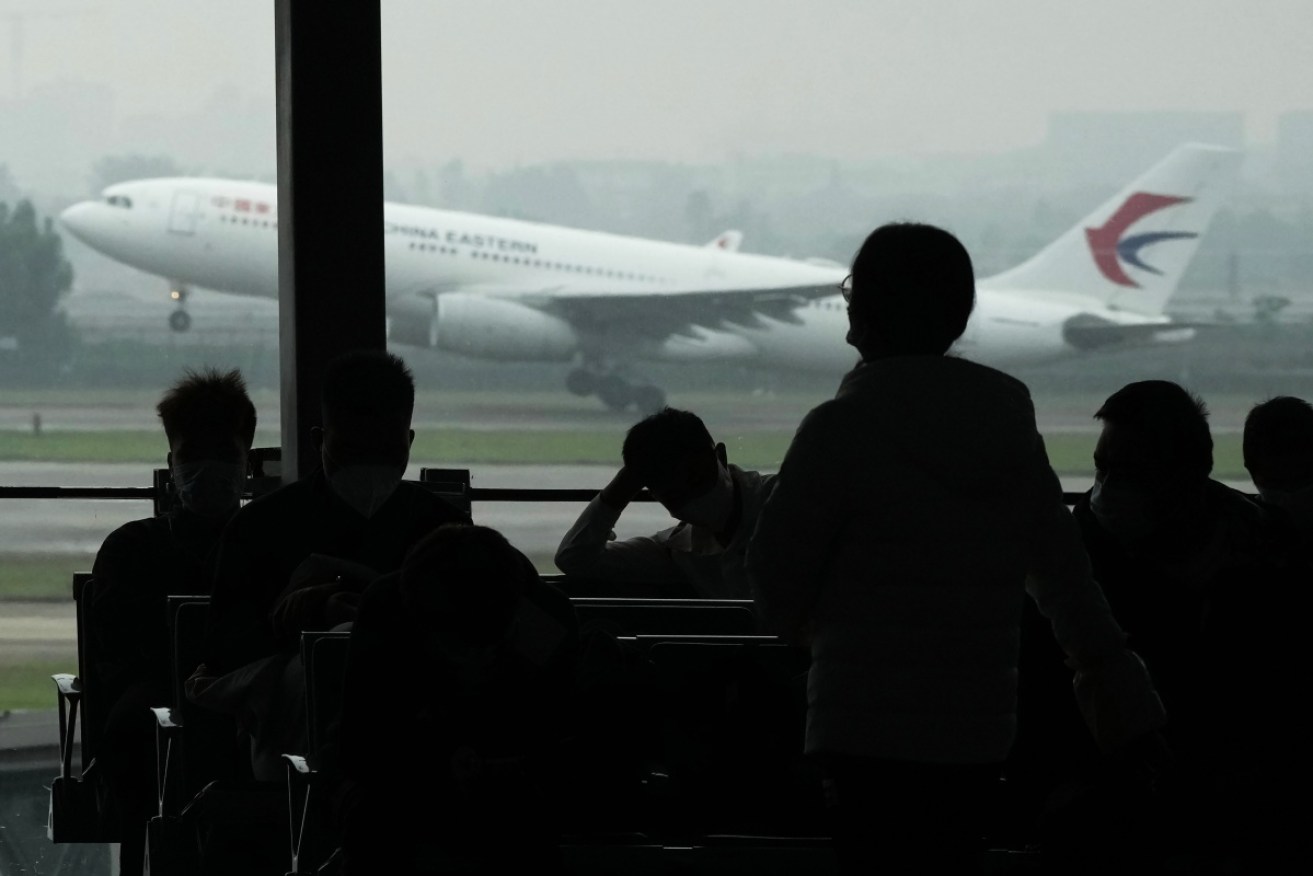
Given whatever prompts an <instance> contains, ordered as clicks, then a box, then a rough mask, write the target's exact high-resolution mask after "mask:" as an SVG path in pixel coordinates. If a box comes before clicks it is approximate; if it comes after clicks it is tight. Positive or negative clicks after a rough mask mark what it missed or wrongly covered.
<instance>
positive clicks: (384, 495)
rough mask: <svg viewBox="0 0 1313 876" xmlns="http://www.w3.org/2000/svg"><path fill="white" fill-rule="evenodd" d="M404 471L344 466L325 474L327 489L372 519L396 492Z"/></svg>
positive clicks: (372, 466) (366, 466) (374, 465)
mask: <svg viewBox="0 0 1313 876" xmlns="http://www.w3.org/2000/svg"><path fill="white" fill-rule="evenodd" d="M402 474H404V471H403V470H402V469H400V468H398V467H397V466H393V465H378V464H373V465H344V466H342V467H341V468H339V469H337V470H336V471H334V472H333V473H332V474H330V475H328V486H329V488H330V489H332V491H333V492H334V493H336V494H337V496H338V498H339V499H341V500H342V501H343V502H346V503H347V504H348V505H350V506H351V507H352V508H353V509H355V510H356V512H357V513H359V514H360V515H361V516H362V517H366V518H369V517H373V516H374V514H375V513H376V512H377V511H378V509H379V508H382V507H383V505H384V503H386V502H387V500H388V499H390V498H392V494H393V493H395V492H396V491H397V485H398V484H400V483H401V476H402Z"/></svg>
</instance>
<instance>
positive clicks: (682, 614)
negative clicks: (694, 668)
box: [570, 597, 757, 636]
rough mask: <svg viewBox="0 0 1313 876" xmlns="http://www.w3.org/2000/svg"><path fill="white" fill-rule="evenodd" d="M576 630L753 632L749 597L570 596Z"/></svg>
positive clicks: (634, 632)
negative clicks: (577, 621) (720, 598)
mask: <svg viewBox="0 0 1313 876" xmlns="http://www.w3.org/2000/svg"><path fill="white" fill-rule="evenodd" d="M570 601H571V603H572V604H573V605H574V610H575V614H576V615H577V616H578V618H579V626H580V631H581V633H583V634H587V633H588V632H589V631H590V630H594V629H597V630H604V631H606V632H609V633H612V634H613V635H616V636H627V635H630V636H631V635H673V634H688V635H727V636H736V635H753V634H755V633H756V632H757V621H756V618H755V616H754V615H753V613H752V603H751V601H750V600H730V599H724V600H712V599H623V598H606V597H574V598H572V599H571V600H570Z"/></svg>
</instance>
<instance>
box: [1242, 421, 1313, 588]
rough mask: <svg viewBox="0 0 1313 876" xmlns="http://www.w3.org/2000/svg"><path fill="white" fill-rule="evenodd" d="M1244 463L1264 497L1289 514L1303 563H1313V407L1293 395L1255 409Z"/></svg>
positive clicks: (1287, 518)
mask: <svg viewBox="0 0 1313 876" xmlns="http://www.w3.org/2000/svg"><path fill="white" fill-rule="evenodd" d="M1244 458H1245V468H1246V469H1248V470H1249V477H1250V478H1251V479H1252V480H1253V482H1254V487H1255V488H1256V489H1257V490H1258V495H1259V497H1260V498H1261V499H1262V501H1263V502H1264V503H1266V504H1267V505H1270V506H1273V507H1275V508H1279V509H1281V511H1282V512H1284V517H1285V522H1286V523H1287V524H1288V525H1289V527H1290V530H1291V532H1292V535H1293V536H1294V539H1295V541H1296V546H1297V550H1298V552H1299V554H1300V560H1301V561H1302V562H1304V563H1305V564H1307V563H1309V562H1310V561H1313V554H1311V553H1310V550H1309V546H1310V542H1311V541H1313V405H1310V404H1309V403H1308V402H1306V401H1304V400H1303V399H1301V398H1294V397H1292V396H1288V395H1287V396H1278V397H1277V398H1272V399H1268V400H1267V401H1265V402H1262V403H1261V404H1257V405H1254V407H1253V409H1252V410H1250V412H1249V415H1248V416H1247V417H1245V435H1244Z"/></svg>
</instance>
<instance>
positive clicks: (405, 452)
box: [193, 351, 468, 778]
mask: <svg viewBox="0 0 1313 876" xmlns="http://www.w3.org/2000/svg"><path fill="white" fill-rule="evenodd" d="M414 403H415V384H414V379H413V378H412V376H411V374H410V371H409V370H408V369H407V368H406V366H405V364H404V363H403V362H402V361H401V360H400V359H398V358H397V357H396V356H393V355H391V354H389V353H384V352H378V351H358V352H353V353H347V354H345V355H343V356H341V357H339V358H337V359H335V360H333V362H331V363H330V364H329V366H328V371H327V373H326V374H325V376H324V385H323V399H322V413H323V426H322V427H315V428H314V429H313V430H312V435H313V437H314V440H315V443H316V444H317V445H318V447H319V450H320V454H321V457H322V466H321V467H320V468H319V469H317V470H316V471H315V472H314V473H312V474H310V475H309V476H307V477H304V478H302V479H301V480H299V481H297V482H296V483H292V484H288V485H286V486H284V487H282V488H280V489H278V490H276V491H274V492H273V493H270V494H269V495H267V496H264V497H262V498H260V499H259V500H257V501H254V502H252V503H251V504H250V505H248V506H247V507H245V508H243V509H242V510H241V512H240V513H238V514H237V515H236V516H235V517H234V518H233V520H232V523H231V524H230V525H229V526H228V529H227V530H226V531H225V533H224V537H223V541H222V543H221V544H220V548H219V558H218V568H217V571H216V575H215V584H214V592H213V598H212V601H211V605H210V613H209V623H208V628H207V632H206V643H205V654H206V658H205V664H204V666H203V667H202V670H201V671H199V672H198V673H197V676H198V679H204V682H203V684H202V686H203V687H205V688H206V690H207V691H208V695H207V696H202V697H195V696H193V699H195V700H196V701H197V702H201V703H202V704H203V705H209V706H211V707H216V708H220V709H223V710H227V711H231V712H233V713H235V714H239V715H242V714H245V715H246V720H247V721H248V723H251V722H254V723H255V724H257V725H258V724H261V722H262V719H268V721H275V722H277V726H276V727H275V726H272V725H270V726H269V730H270V732H267V733H266V732H265V728H264V727H262V728H261V729H260V730H258V731H257V732H256V733H255V737H254V740H253V741H254V743H255V746H256V747H255V749H254V750H253V754H252V759H253V762H255V763H256V764H257V772H258V771H259V769H258V768H259V765H261V764H263V765H265V766H266V767H267V768H268V770H269V773H268V776H267V777H270V778H272V777H275V776H278V775H281V769H282V767H281V765H280V764H279V762H278V760H277V758H278V755H279V754H280V753H281V751H280V750H278V749H280V748H282V746H281V745H280V744H279V743H280V737H282V738H283V739H284V741H285V740H286V738H287V737H286V736H285V735H284V734H288V733H291V734H295V733H297V732H299V731H300V730H301V728H302V727H303V725H304V718H303V716H302V713H301V712H300V711H299V703H296V702H289V701H287V698H286V697H281V696H279V695H278V692H279V691H280V690H283V691H285V690H286V689H287V685H288V684H291V685H293V686H294V685H295V679H294V678H292V677H283V678H281V680H280V679H279V676H280V674H281V672H282V671H283V670H280V669H279V661H278V660H277V659H274V660H271V659H270V658H271V657H274V655H281V656H282V657H287V658H290V657H291V656H293V655H295V654H296V650H297V648H298V645H299V637H300V633H301V632H302V631H303V630H314V629H328V628H331V627H333V626H335V625H336V624H338V623H341V622H346V621H349V620H350V619H351V618H352V617H353V616H354V613H355V612H354V606H355V604H356V603H357V602H358V600H359V595H360V594H361V593H362V592H363V591H364V588H365V586H366V585H368V584H369V583H370V581H372V580H373V579H374V578H375V577H377V576H378V575H380V574H384V573H387V572H392V571H395V570H396V569H397V568H399V567H400V565H401V561H402V559H403V558H404V557H405V556H406V553H407V551H409V550H410V548H411V547H412V546H413V545H414V544H415V543H416V542H417V541H419V540H420V539H421V538H422V537H424V536H425V535H427V534H428V533H430V532H432V531H433V529H435V528H436V527H438V526H441V525H442V524H444V523H453V522H465V521H467V520H468V518H467V517H466V516H465V515H464V514H463V513H462V512H460V511H458V510H457V509H455V508H454V507H452V506H451V505H450V504H448V503H447V502H446V501H445V500H444V499H442V498H441V497H440V496H437V495H435V494H433V493H431V492H429V491H428V490H426V489H424V488H423V487H421V486H419V485H418V484H414V483H409V482H403V481H402V475H403V474H404V473H405V470H406V465H407V463H408V462H409V458H410V443H411V441H412V440H413V439H414V432H413V431H412V430H411V428H410V418H411V414H412V412H413V409H414ZM262 661H263V662H262ZM295 674H296V673H295V668H294V669H293V672H292V675H295ZM225 676H226V677H227V682H226V683H225V682H224V681H223V677H225ZM213 679H219V683H218V684H217V686H216V685H215V684H214V683H213ZM271 704H273V708H274V709H275V710H276V711H277V713H278V714H277V715H273V714H269V713H268V712H267V711H265V712H262V710H267V708H268V707H270V706H271ZM284 750H285V749H284Z"/></svg>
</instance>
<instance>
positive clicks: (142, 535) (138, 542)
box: [96, 517, 169, 565]
mask: <svg viewBox="0 0 1313 876" xmlns="http://www.w3.org/2000/svg"><path fill="white" fill-rule="evenodd" d="M168 527H169V520H168V518H167V517H143V518H142V519H140V520H130V521H128V522H127V523H125V524H123V525H122V526H120V527H118V528H117V529H115V530H114V531H113V532H111V533H110V534H109V535H107V536H105V540H104V542H102V543H101V545H100V550H99V551H97V552H96V564H97V565H99V564H101V563H103V562H105V560H107V559H109V558H112V557H119V556H121V555H130V556H132V557H136V556H138V555H140V554H143V553H148V552H150V551H151V550H152V548H151V545H152V543H153V542H154V541H155V540H156V539H157V538H159V537H160V536H161V534H163V535H167V534H168Z"/></svg>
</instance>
